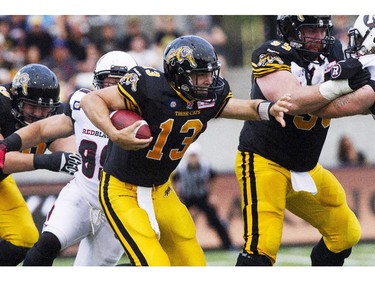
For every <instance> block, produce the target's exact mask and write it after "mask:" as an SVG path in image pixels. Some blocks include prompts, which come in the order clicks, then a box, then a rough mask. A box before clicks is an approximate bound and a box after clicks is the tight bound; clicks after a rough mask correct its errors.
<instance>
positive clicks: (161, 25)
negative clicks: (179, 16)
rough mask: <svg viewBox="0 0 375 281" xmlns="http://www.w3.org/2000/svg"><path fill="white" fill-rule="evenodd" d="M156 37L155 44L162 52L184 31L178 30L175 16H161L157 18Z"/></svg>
mask: <svg viewBox="0 0 375 281" xmlns="http://www.w3.org/2000/svg"><path fill="white" fill-rule="evenodd" d="M155 23H156V24H155V25H156V31H155V37H154V44H155V45H156V47H157V48H158V49H159V53H160V54H162V53H163V52H164V50H165V48H166V47H167V45H168V43H169V42H172V41H173V40H174V39H176V38H177V37H180V36H181V35H182V33H181V32H180V31H178V29H177V26H176V19H175V16H159V17H156V18H155Z"/></svg>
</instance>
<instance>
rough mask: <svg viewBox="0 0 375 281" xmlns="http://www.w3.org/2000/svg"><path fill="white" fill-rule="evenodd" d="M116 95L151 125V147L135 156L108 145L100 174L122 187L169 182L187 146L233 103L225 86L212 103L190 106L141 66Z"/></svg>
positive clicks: (158, 75) (163, 80) (158, 76)
mask: <svg viewBox="0 0 375 281" xmlns="http://www.w3.org/2000/svg"><path fill="white" fill-rule="evenodd" d="M220 79H222V78H220ZM118 90H119V92H120V94H121V95H122V96H123V97H124V99H125V104H126V107H127V109H130V110H132V111H136V112H137V113H139V114H140V115H141V116H142V117H143V118H144V119H145V120H146V122H147V123H148V124H149V126H150V129H151V134H152V137H153V141H152V143H151V144H150V146H149V147H147V148H145V149H141V150H137V151H126V150H123V149H121V148H120V147H119V146H117V145H116V144H114V143H113V142H111V141H110V142H109V144H108V150H107V153H108V155H107V159H106V161H105V163H104V166H103V169H104V171H106V172H107V173H109V174H111V175H113V176H115V177H116V178H118V179H119V180H121V181H123V182H127V183H131V184H134V185H137V186H148V187H152V186H156V185H161V184H163V183H165V182H166V181H167V180H168V178H169V176H170V174H171V173H172V172H173V170H174V169H175V168H176V166H177V165H178V163H179V162H180V160H181V158H182V156H183V155H184V153H185V151H186V149H187V148H188V146H189V144H190V143H192V142H193V141H194V140H196V139H197V138H198V136H199V135H200V134H201V133H202V132H203V131H204V130H205V129H206V127H207V122H208V121H209V120H210V119H212V118H217V117H219V115H220V114H221V112H222V110H223V108H224V107H225V105H226V104H227V102H228V100H229V98H231V97H232V93H231V91H230V88H229V85H228V83H227V82H226V81H225V87H224V90H222V91H221V92H218V93H217V95H216V99H215V100H211V101H205V102H203V101H202V102H196V101H195V102H191V101H189V100H187V99H186V98H185V97H184V96H182V95H181V93H180V92H178V91H177V90H176V89H174V88H172V87H171V86H170V84H169V83H168V81H167V79H166V78H165V76H164V74H163V73H161V72H159V71H157V70H155V69H153V68H144V67H140V66H138V67H135V68H133V69H131V70H130V71H129V72H128V73H127V74H126V75H125V76H124V77H123V78H122V79H121V81H120V82H119V84H118Z"/></svg>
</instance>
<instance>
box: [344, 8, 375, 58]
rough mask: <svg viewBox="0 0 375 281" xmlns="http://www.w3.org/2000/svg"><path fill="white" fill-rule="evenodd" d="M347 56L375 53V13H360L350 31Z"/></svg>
mask: <svg viewBox="0 0 375 281" xmlns="http://www.w3.org/2000/svg"><path fill="white" fill-rule="evenodd" d="M348 37H349V43H348V48H347V49H346V50H345V55H346V57H350V56H357V57H358V56H363V55H367V54H375V15H360V16H358V18H357V19H356V21H355V23H354V26H353V27H352V28H350V29H349V31H348Z"/></svg>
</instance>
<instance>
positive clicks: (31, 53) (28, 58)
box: [25, 45, 41, 65]
mask: <svg viewBox="0 0 375 281" xmlns="http://www.w3.org/2000/svg"><path fill="white" fill-rule="evenodd" d="M40 60H41V55H40V50H39V48H38V47H37V46H34V45H33V46H30V47H29V48H28V49H27V50H26V55H25V65H26V64H31V63H39V64H40Z"/></svg>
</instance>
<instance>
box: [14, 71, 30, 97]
mask: <svg viewBox="0 0 375 281" xmlns="http://www.w3.org/2000/svg"><path fill="white" fill-rule="evenodd" d="M14 81H15V82H14V84H15V85H20V86H21V87H22V91H23V94H24V95H25V96H27V95H28V93H27V85H28V84H29V81H30V76H29V74H28V73H26V72H24V73H20V72H18V73H17V75H16V77H14Z"/></svg>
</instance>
